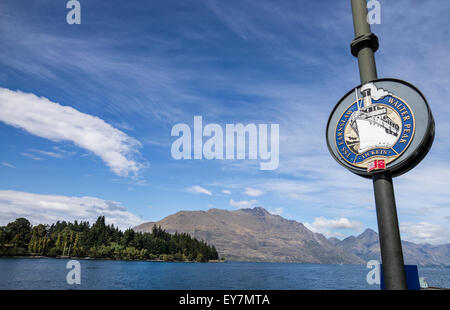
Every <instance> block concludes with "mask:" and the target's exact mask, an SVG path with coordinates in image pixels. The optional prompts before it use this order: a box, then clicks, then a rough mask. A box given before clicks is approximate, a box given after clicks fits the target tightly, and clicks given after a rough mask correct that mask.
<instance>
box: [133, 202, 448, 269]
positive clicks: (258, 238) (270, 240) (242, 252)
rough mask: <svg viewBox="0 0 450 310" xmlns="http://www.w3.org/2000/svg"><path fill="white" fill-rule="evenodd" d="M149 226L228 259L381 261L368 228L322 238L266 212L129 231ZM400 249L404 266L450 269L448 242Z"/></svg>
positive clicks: (213, 213) (180, 215)
mask: <svg viewBox="0 0 450 310" xmlns="http://www.w3.org/2000/svg"><path fill="white" fill-rule="evenodd" d="M154 225H156V226H161V228H163V229H165V230H166V231H167V232H170V233H174V232H176V231H178V232H185V233H189V234H190V235H192V236H193V237H195V238H198V239H203V240H204V241H206V242H207V243H210V244H213V245H214V246H215V247H216V249H217V251H218V252H219V255H220V256H221V257H224V258H225V259H227V260H232V261H259V262H302V263H319V264H341V263H342V264H365V263H366V262H367V261H368V260H371V259H377V260H380V249H379V243H378V234H377V233H376V232H375V231H373V230H371V229H366V230H365V231H364V232H363V233H362V234H360V235H359V236H356V237H355V236H350V237H348V238H346V239H344V240H339V239H337V238H329V239H327V238H326V237H325V236H324V235H322V234H320V233H314V232H312V231H311V230H309V229H308V228H306V227H305V226H304V225H303V224H302V223H300V222H297V221H293V220H288V219H285V218H283V217H281V216H279V215H274V214H270V213H269V212H268V211H267V210H265V209H264V208H262V207H255V208H253V209H239V210H235V211H227V210H221V209H210V210H208V211H180V212H177V213H175V214H172V215H169V216H167V217H165V218H164V219H162V220H161V221H159V222H148V223H143V224H141V225H139V226H137V227H135V228H134V229H135V230H136V231H151V229H152V228H153V226H154ZM402 246H403V253H404V257H405V263H406V264H416V265H421V266H424V265H440V266H450V244H446V245H430V244H415V243H412V242H407V241H403V242H402Z"/></svg>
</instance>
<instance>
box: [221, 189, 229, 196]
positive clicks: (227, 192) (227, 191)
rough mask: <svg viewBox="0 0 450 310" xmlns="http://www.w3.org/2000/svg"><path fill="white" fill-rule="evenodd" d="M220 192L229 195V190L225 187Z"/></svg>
mask: <svg viewBox="0 0 450 310" xmlns="http://www.w3.org/2000/svg"><path fill="white" fill-rule="evenodd" d="M222 193H224V194H225V195H231V191H229V190H227V189H224V190H222Z"/></svg>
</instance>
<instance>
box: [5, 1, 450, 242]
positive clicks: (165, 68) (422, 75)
mask: <svg viewBox="0 0 450 310" xmlns="http://www.w3.org/2000/svg"><path fill="white" fill-rule="evenodd" d="M380 2H381V13H382V15H381V24H380V25H373V26H372V31H373V32H374V33H376V34H377V35H378V36H379V38H380V50H379V51H378V52H377V53H376V60H377V66H378V74H379V77H380V78H381V77H393V78H399V79H403V80H407V81H408V82H410V83H412V84H414V85H416V86H417V87H418V88H419V89H421V91H422V92H423V93H424V94H425V96H426V97H427V99H428V101H429V104H430V106H431V108H432V111H433V114H434V117H435V120H436V130H437V131H436V139H435V142H434V145H433V147H432V149H431V151H430V153H429V155H428V156H427V157H426V159H425V160H424V161H423V162H422V163H421V164H420V165H419V166H418V167H416V168H415V169H414V170H412V171H411V172H409V173H408V174H406V175H404V176H400V177H398V178H396V179H395V180H394V183H395V189H396V198H397V206H398V213H399V219H400V225H401V231H402V237H403V238H404V239H406V240H410V241H414V242H420V243H423V242H429V243H434V244H439V243H447V242H448V240H449V239H450V231H449V226H450V208H449V202H450V191H449V190H448V179H449V178H450V164H449V163H448V153H449V151H450V147H449V141H450V126H449V122H448V118H449V117H450V108H449V105H448V103H447V102H446V98H449V97H450V91H449V87H448V85H449V76H450V61H449V59H448V54H449V51H450V43H449V41H448V40H445V39H443V38H447V37H448V36H449V28H450V27H449V21H448V16H449V13H450V3H449V2H448V1H406V0H400V1H395V2H394V1H387V0H380ZM80 3H81V6H82V17H81V25H68V24H67V23H66V14H67V12H68V10H67V9H66V1H64V0H60V1H48V0H34V1H11V0H4V1H2V2H1V3H0V38H1V42H2V44H0V66H1V70H0V148H1V152H0V214H1V216H0V225H4V224H6V223H7V222H9V221H11V220H13V219H15V218H16V217H18V216H26V217H28V218H30V220H31V221H32V222H33V223H34V224H36V223H38V222H47V223H51V222H53V221H55V220H57V219H61V218H64V219H68V220H73V219H87V220H91V221H92V220H93V219H95V218H96V217H97V216H98V215H100V214H105V215H106V217H107V220H108V219H109V221H110V222H112V223H115V224H117V225H119V226H120V227H122V228H126V227H129V226H133V225H136V224H139V223H141V222H144V221H155V220H159V219H162V218H163V217H165V216H167V215H169V214H172V213H175V212H177V211H180V210H208V209H210V208H221V209H228V210H236V209H238V208H241V207H253V206H263V207H264V208H266V209H267V210H269V211H270V212H272V213H276V214H280V215H281V216H283V217H286V218H288V219H293V220H297V221H300V222H302V223H305V224H306V225H307V226H308V227H309V228H311V229H313V230H314V231H317V232H322V233H324V234H325V235H326V236H337V237H339V238H343V237H346V236H348V235H350V234H358V233H360V232H362V231H363V230H364V229H365V228H366V227H370V228H373V229H375V230H376V227H377V226H376V215H375V208H374V199H373V189H372V183H371V181H370V180H366V179H362V178H360V177H358V176H355V175H353V174H351V173H350V172H348V171H346V170H345V169H343V168H342V167H340V166H339V165H338V164H337V163H336V162H335V161H334V160H333V159H332V157H331V156H330V154H329V153H328V150H327V147H326V142H325V138H324V137H325V126H326V122H327V119H328V115H329V113H330V112H331V110H332V108H333V107H334V105H335V104H336V103H337V102H338V100H339V99H340V98H341V97H342V96H343V95H344V94H345V93H346V92H347V91H348V90H350V89H352V88H353V87H355V86H356V85H358V84H359V73H358V68H357V60H356V58H354V57H353V56H351V54H350V50H349V44H350V42H351V40H352V39H353V28H352V27H353V25H352V20H351V14H350V12H351V9H350V1H287V0H286V1H255V0H253V1H245V0H244V1H243V0H240V1H213V0H196V1H194V0H192V1H167V0H165V1H153V0H152V1H127V2H124V1H94V0H80ZM194 115H201V116H202V117H203V122H204V123H217V124H219V125H221V126H225V124H228V123H243V124H250V123H254V124H261V123H267V124H272V123H276V124H279V125H280V163H279V167H278V169H276V170H273V171H262V170H259V162H258V161H255V160H228V161H226V160H205V159H203V160H174V159H173V158H172V157H171V152H170V151H171V144H172V142H173V141H174V140H175V139H176V138H175V137H172V136H171V129H172V127H173V126H174V125H175V124H177V123H186V124H189V125H190V126H192V124H193V118H194Z"/></svg>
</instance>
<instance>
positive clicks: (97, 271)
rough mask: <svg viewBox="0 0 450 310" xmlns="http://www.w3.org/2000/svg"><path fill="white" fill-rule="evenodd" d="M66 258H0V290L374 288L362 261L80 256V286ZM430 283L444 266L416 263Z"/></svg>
mask: <svg viewBox="0 0 450 310" xmlns="http://www.w3.org/2000/svg"><path fill="white" fill-rule="evenodd" d="M68 261H69V260H68V259H53V258H1V259H0V289H181V290H192V289H193V290H196V289H223V290H233V289H273V290H285V289H307V290H311V289H313V290H316V289H349V290H353V289H369V290H370V289H379V286H378V285H369V284H367V282H366V275H367V272H368V271H369V269H367V268H366V267H365V266H363V265H318V264H295V263H244V262H225V263H207V264H201V263H175V262H174V263H172V262H142V261H108V260H83V259H80V260H79V262H80V265H81V285H69V284H67V282H66V275H67V273H68V272H69V269H66V264H67V262H68ZM419 276H421V277H425V278H426V279H427V281H428V284H429V285H430V286H439V287H450V268H439V267H422V268H420V267H419Z"/></svg>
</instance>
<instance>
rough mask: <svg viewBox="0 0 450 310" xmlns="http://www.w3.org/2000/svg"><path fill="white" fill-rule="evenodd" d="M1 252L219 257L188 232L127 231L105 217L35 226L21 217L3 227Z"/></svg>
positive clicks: (119, 257)
mask: <svg viewBox="0 0 450 310" xmlns="http://www.w3.org/2000/svg"><path fill="white" fill-rule="evenodd" d="M0 256H45V257H78V258H97V259H114V260H162V261H197V262H207V261H210V260H218V259H219V256H218V253H217V251H216V248H215V247H214V246H212V245H209V244H207V243H205V242H204V241H200V240H197V239H195V238H192V237H191V236H190V235H189V234H186V233H175V234H169V233H167V232H166V231H164V230H162V229H161V227H156V226H154V227H153V229H152V232H145V233H142V232H135V231H134V230H133V229H131V228H130V229H127V230H125V231H124V232H122V231H121V230H119V228H118V227H115V226H114V225H106V224H105V217H104V216H100V217H98V219H97V221H96V222H95V223H94V224H93V225H92V226H91V225H90V224H89V222H84V221H81V222H77V221H74V223H71V222H66V221H58V222H56V223H55V224H52V225H44V224H39V225H36V226H32V225H31V224H30V222H29V221H28V220H27V219H26V218H18V219H16V220H15V221H14V222H11V223H9V224H8V225H6V226H3V227H0Z"/></svg>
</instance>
